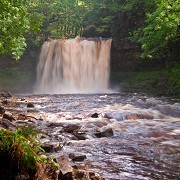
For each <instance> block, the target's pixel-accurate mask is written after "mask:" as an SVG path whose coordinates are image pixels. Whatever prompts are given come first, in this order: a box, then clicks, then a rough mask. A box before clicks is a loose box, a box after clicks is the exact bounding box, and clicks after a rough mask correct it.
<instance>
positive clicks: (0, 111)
mask: <svg viewBox="0 0 180 180" xmlns="http://www.w3.org/2000/svg"><path fill="white" fill-rule="evenodd" d="M5 111H6V110H5V109H4V108H3V107H1V106H0V114H4V113H5Z"/></svg>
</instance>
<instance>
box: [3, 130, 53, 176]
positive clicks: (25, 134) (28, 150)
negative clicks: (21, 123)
mask: <svg viewBox="0 0 180 180" xmlns="http://www.w3.org/2000/svg"><path fill="white" fill-rule="evenodd" d="M36 136H37V132H36V131H35V130H34V129H32V128H27V127H21V128H19V129H17V130H15V131H9V130H5V129H1V130H0V159H1V161H0V172H1V174H3V178H7V179H13V177H16V176H17V175H18V174H19V173H22V174H28V175H29V176H30V177H31V178H33V177H34V176H35V173H36V167H37V164H38V163H48V159H47V158H42V156H40V154H41V153H43V152H44V150H43V149H42V148H41V147H40V145H39V143H38V142H37V141H36ZM51 164H52V166H55V164H56V163H55V162H54V161H53V160H51Z"/></svg>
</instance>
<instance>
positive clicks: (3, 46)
mask: <svg viewBox="0 0 180 180" xmlns="http://www.w3.org/2000/svg"><path fill="white" fill-rule="evenodd" d="M37 4H38V1H36V0H34V1H31V2H29V1H26V0H24V1H18V0H12V1H9V0H0V34H1V36H0V54H3V55H6V54H10V53H11V54H12V56H13V57H14V58H15V59H20V57H21V55H22V54H23V52H24V49H25V47H26V39H25V35H26V34H27V33H32V32H33V33H35V32H37V31H38V30H39V27H40V25H41V17H40V16H39V14H38V13H36V12H35V11H34V10H35V8H36V6H37Z"/></svg>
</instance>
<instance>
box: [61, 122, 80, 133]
mask: <svg viewBox="0 0 180 180" xmlns="http://www.w3.org/2000/svg"><path fill="white" fill-rule="evenodd" d="M80 128H81V126H80V125H76V124H68V125H67V126H65V127H63V128H62V129H61V132H66V133H73V132H74V131H78V130H79V129H80Z"/></svg>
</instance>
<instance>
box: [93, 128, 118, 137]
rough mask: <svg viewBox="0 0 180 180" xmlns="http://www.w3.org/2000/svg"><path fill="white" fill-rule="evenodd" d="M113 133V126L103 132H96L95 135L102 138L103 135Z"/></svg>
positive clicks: (108, 135) (107, 135) (106, 135)
mask: <svg viewBox="0 0 180 180" xmlns="http://www.w3.org/2000/svg"><path fill="white" fill-rule="evenodd" d="M113 135H114V133H113V130H112V128H109V129H106V130H104V131H102V132H97V133H95V136H96V137H98V138H101V137H111V136H113Z"/></svg>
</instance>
